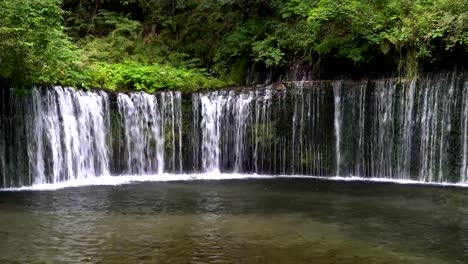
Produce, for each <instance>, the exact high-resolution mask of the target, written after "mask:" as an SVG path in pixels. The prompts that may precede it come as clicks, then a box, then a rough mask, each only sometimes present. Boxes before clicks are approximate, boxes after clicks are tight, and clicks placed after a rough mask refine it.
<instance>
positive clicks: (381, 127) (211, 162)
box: [0, 74, 468, 187]
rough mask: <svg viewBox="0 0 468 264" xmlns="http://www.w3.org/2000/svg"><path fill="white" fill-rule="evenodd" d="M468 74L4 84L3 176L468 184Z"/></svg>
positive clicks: (19, 181) (14, 181) (27, 180)
mask: <svg viewBox="0 0 468 264" xmlns="http://www.w3.org/2000/svg"><path fill="white" fill-rule="evenodd" d="M467 83H468V82H467V81H466V78H465V77H464V75H462V74H459V75H457V74H448V75H438V76H432V77H426V78H421V79H419V80H417V81H416V80H403V81H398V80H396V79H383V80H363V81H344V80H342V81H323V82H313V81H311V82H307V81H305V82H304V81H302V82H293V83H286V84H285V85H274V86H268V87H260V88H258V87H257V88H256V89H236V90H224V91H216V92H206V93H193V94H191V95H189V96H188V97H184V98H186V99H183V96H182V94H181V93H179V92H163V93H158V94H155V95H149V94H146V93H128V94H124V93H116V94H114V93H110V94H109V93H105V92H101V91H95V92H90V91H78V90H74V89H71V88H61V87H55V88H50V89H32V90H31V92H30V93H29V94H26V95H15V94H13V92H12V90H9V89H4V90H2V92H1V93H0V100H1V101H2V102H3V104H2V106H1V107H0V186H2V187H10V186H23V185H31V184H41V183H55V182H61V181H66V180H71V179H80V178H89V177H99V176H102V175H109V174H115V175H119V174H162V173H166V172H167V173H192V172H197V173H198V172H205V173H206V172H223V173H230V172H236V173H257V174H270V175H281V174H295V175H317V176H336V175H340V176H360V177H378V178H382V177H385V178H393V179H412V180H418V181H424V182H467V181H468V165H467V164H468V143H467V142H468V132H467V131H468V103H467V101H468V84H467ZM24 161H27V162H24ZM18 164H20V165H18ZM155 177H157V176H155Z"/></svg>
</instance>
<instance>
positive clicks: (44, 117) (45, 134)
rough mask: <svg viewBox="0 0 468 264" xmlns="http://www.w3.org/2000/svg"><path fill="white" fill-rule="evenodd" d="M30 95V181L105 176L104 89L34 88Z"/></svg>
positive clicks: (38, 182) (106, 151)
mask: <svg viewBox="0 0 468 264" xmlns="http://www.w3.org/2000/svg"><path fill="white" fill-rule="evenodd" d="M31 99H32V100H31V101H32V113H31V115H32V124H30V125H29V127H30V133H29V134H28V142H29V144H28V154H29V164H30V166H31V171H30V174H31V178H33V179H34V180H33V182H34V183H35V184H41V183H56V182H60V181H66V180H71V179H80V178H88V177H97V176H101V175H109V148H108V145H107V135H108V132H109V124H108V120H109V116H108V113H109V109H108V97H107V95H106V94H105V93H103V92H84V91H75V90H73V89H71V88H61V87H55V88H54V89H53V90H47V91H41V90H39V89H37V88H35V89H33V90H32V98H31Z"/></svg>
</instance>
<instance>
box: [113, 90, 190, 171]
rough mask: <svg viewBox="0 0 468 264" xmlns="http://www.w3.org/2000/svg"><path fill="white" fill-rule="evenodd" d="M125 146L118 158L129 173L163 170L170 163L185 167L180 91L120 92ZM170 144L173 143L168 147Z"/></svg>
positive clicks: (122, 143)
mask: <svg viewBox="0 0 468 264" xmlns="http://www.w3.org/2000/svg"><path fill="white" fill-rule="evenodd" d="M117 105H118V111H119V114H120V118H121V126H120V129H122V130H123V135H122V138H121V139H116V141H117V144H118V145H119V146H122V148H121V150H120V153H119V151H116V152H115V154H116V156H117V158H120V159H121V160H122V163H123V166H122V167H121V169H120V170H121V172H123V173H126V174H152V173H157V174H162V173H163V172H164V171H165V170H166V167H168V166H169V167H170V168H169V169H170V170H171V171H178V172H181V171H182V112H181V109H182V107H181V94H180V93H172V92H168V93H161V94H159V96H155V95H150V94H146V93H132V94H129V95H127V94H119V95H118V96H117ZM166 145H169V146H170V147H166Z"/></svg>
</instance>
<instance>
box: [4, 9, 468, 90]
mask: <svg viewBox="0 0 468 264" xmlns="http://www.w3.org/2000/svg"><path fill="white" fill-rule="evenodd" d="M467 25H468V1H467V0H374V1H370V0H177V1H172V0H81V1H74V0H64V2H63V3H62V1H60V0H3V1H1V2H0V81H1V82H6V83H9V84H11V85H15V86H30V85H31V84H64V85H72V86H77V87H78V86H81V87H96V86H98V87H107V88H111V89H120V88H122V89H143V90H147V91H155V90H159V89H195V88H217V87H220V86H222V85H227V84H232V83H235V84H242V83H243V82H244V81H245V75H246V72H247V68H250V66H252V64H257V65H260V66H261V67H267V68H268V67H270V68H272V67H287V66H289V65H290V64H291V63H293V62H295V61H301V62H306V63H310V64H314V65H318V66H320V65H326V64H327V63H328V64H329V65H337V64H340V63H341V64H345V65H348V66H349V65H352V67H356V68H360V69H363V68H365V67H368V68H372V67H373V65H378V64H380V63H382V61H385V63H388V62H390V65H391V67H393V69H395V70H399V71H400V73H402V74H405V75H407V76H415V75H417V72H418V70H419V69H420V66H421V65H431V63H435V64H437V63H439V62H442V61H450V60H451V59H453V58H463V56H465V58H466V53H467V52H468V26H467ZM330 62H333V63H330ZM361 67H363V68H361ZM386 69H388V68H386ZM390 70H391V69H390ZM163 72H164V73H163ZM214 77H217V78H218V80H216V79H214ZM220 80H223V81H220Z"/></svg>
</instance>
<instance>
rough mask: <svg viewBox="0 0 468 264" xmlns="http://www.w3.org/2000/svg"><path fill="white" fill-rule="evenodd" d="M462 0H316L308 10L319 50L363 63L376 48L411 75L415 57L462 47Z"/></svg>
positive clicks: (467, 45) (467, 13)
mask: <svg viewBox="0 0 468 264" xmlns="http://www.w3.org/2000/svg"><path fill="white" fill-rule="evenodd" d="M467 19H468V3H467V1H466V0H433V1H427V0H380V1H373V2H370V1H364V0H344V1H337V0H320V1H319V2H318V4H317V6H316V7H315V8H314V9H312V10H311V11H310V13H309V18H308V21H309V22H310V24H311V26H312V27H313V28H314V29H315V32H314V34H313V36H314V37H315V38H317V43H318V44H317V46H316V51H317V52H318V54H319V55H321V56H327V55H332V56H338V57H342V58H347V59H349V60H351V61H353V62H355V63H357V64H361V63H366V62H368V61H370V60H371V59H373V58H374V57H375V56H376V55H379V53H381V54H384V55H388V56H393V57H396V58H397V60H398V68H399V69H400V71H402V72H404V73H405V74H406V75H408V76H415V75H416V74H417V70H418V62H420V61H435V60H437V59H438V58H437V57H435V56H436V55H437V54H438V53H440V51H441V50H444V51H453V50H454V49H456V48H462V49H464V52H466V51H468V41H467V38H466V36H467V34H468V27H467V26H466V25H468V20H467Z"/></svg>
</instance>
